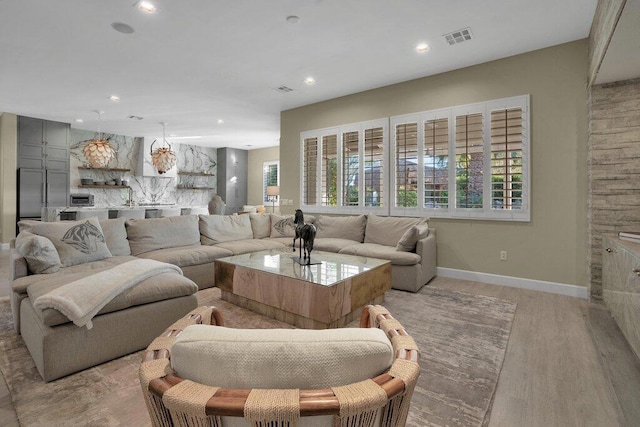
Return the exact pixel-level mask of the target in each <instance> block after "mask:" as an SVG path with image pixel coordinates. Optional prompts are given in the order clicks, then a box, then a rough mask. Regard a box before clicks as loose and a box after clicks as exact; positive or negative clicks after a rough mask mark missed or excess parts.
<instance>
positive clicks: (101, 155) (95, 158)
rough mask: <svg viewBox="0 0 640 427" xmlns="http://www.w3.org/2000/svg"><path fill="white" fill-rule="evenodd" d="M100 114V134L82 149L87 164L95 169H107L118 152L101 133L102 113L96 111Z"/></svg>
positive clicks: (97, 133)
mask: <svg viewBox="0 0 640 427" xmlns="http://www.w3.org/2000/svg"><path fill="white" fill-rule="evenodd" d="M96 113H98V119H99V122H98V132H96V135H95V137H94V138H93V139H91V140H89V141H87V143H86V144H85V145H84V147H83V148H82V153H83V154H84V158H85V159H87V162H89V164H90V165H91V166H92V167H94V168H106V167H107V166H108V165H109V162H110V161H111V159H112V158H113V156H114V154H115V153H116V150H114V149H113V147H112V146H111V144H110V143H109V141H108V140H107V139H106V138H105V137H104V135H103V134H102V133H101V132H100V125H101V124H102V111H96Z"/></svg>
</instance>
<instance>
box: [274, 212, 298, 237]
mask: <svg viewBox="0 0 640 427" xmlns="http://www.w3.org/2000/svg"><path fill="white" fill-rule="evenodd" d="M295 235H296V225H295V224H294V223H293V216H290V215H289V216H283V215H276V214H271V234H270V237H291V238H293V236H295Z"/></svg>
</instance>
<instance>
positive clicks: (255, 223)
mask: <svg viewBox="0 0 640 427" xmlns="http://www.w3.org/2000/svg"><path fill="white" fill-rule="evenodd" d="M249 219H250V220H251V230H253V238H254V239H264V238H265V237H269V236H270V235H271V215H269V214H268V213H255V214H249Z"/></svg>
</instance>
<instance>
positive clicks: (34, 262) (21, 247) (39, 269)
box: [15, 231, 60, 274]
mask: <svg viewBox="0 0 640 427" xmlns="http://www.w3.org/2000/svg"><path fill="white" fill-rule="evenodd" d="M15 245H16V250H17V251H18V253H19V254H20V255H22V257H23V258H24V259H26V260H27V265H28V266H29V271H31V272H32V273H35V274H49V273H55V272H56V271H58V270H60V256H59V255H58V251H57V250H56V247H55V246H54V245H53V243H52V242H51V240H49V239H47V238H46V237H43V236H37V235H35V234H33V233H29V232H28V231H21V232H20V233H19V234H18V236H17V237H16V243H15Z"/></svg>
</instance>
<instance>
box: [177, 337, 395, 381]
mask: <svg viewBox="0 0 640 427" xmlns="http://www.w3.org/2000/svg"><path fill="white" fill-rule="evenodd" d="M393 356H394V355H393V347H392V346H391V342H390V341H389V339H388V338H387V337H386V335H385V333H384V332H383V331H382V330H380V329H377V328H340V329H327V330H306V329H231V328H225V327H222V326H209V325H191V326H188V327H186V328H185V330H184V331H182V333H181V334H180V335H179V336H178V338H177V339H176V341H175V343H174V344H173V347H172V349H171V365H172V368H173V369H174V370H175V371H176V372H179V373H180V376H181V377H183V378H186V379H190V380H192V381H197V382H201V383H203V384H207V385H211V386H214V385H215V386H219V387H229V388H263V389H264V388H266V389H271V388H276V389H278V388H300V389H314V388H327V387H335V386H341V385H346V384H350V383H353V382H358V381H362V380H365V379H367V378H373V377H375V376H377V375H379V374H381V373H383V372H384V371H386V370H387V369H388V368H389V367H390V366H391V364H392V363H393Z"/></svg>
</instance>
